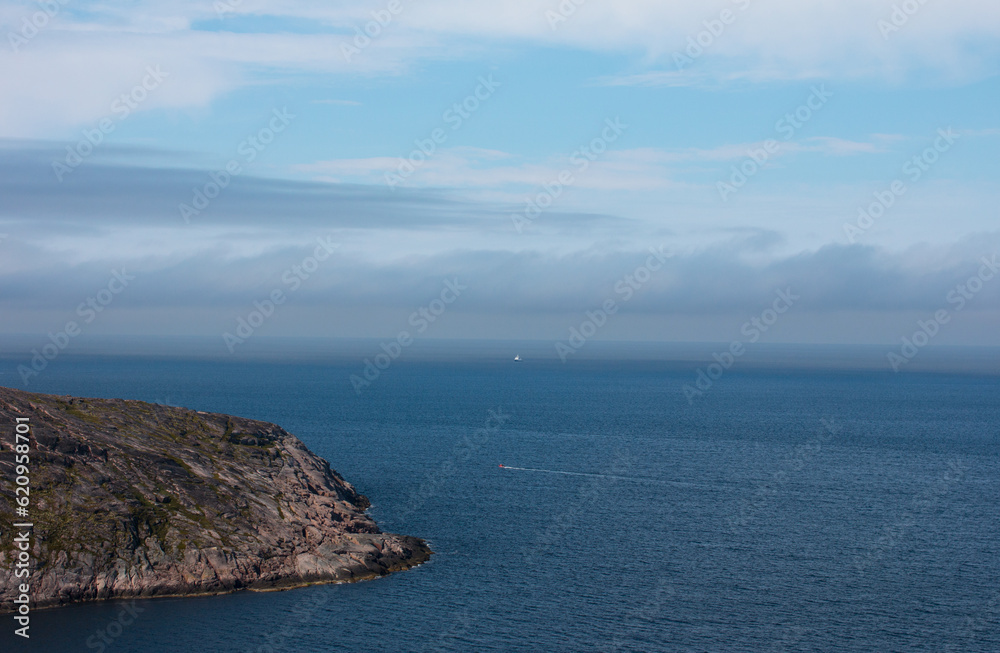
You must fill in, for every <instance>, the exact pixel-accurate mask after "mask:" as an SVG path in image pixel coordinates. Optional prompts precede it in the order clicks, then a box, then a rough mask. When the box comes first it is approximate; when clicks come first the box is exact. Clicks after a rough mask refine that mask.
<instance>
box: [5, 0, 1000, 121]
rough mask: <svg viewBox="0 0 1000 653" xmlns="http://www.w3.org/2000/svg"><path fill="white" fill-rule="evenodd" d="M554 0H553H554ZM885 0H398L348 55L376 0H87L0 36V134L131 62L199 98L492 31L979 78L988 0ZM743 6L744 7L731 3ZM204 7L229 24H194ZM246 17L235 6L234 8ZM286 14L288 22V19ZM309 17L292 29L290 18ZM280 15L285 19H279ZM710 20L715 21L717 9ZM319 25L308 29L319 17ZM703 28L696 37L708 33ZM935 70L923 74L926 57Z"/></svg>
mask: <svg viewBox="0 0 1000 653" xmlns="http://www.w3.org/2000/svg"><path fill="white" fill-rule="evenodd" d="M564 4H565V3H564ZM894 4H898V3H895V2H894V0H876V1H873V0H839V1H836V2H834V1H832V0H827V1H825V2H811V3H803V2H801V1H800V0H736V1H734V2H720V3H715V4H712V5H706V4H705V3H698V2H693V1H689V2H681V1H678V0H674V1H664V0H630V1H621V2H604V3H599V2H588V3H584V4H583V5H581V6H580V7H578V8H577V10H576V11H575V12H574V13H573V15H572V16H569V17H568V18H567V20H566V21H565V22H560V23H558V24H557V25H556V29H554V30H553V29H551V28H550V25H549V21H548V19H547V18H546V12H551V11H557V10H558V7H559V5H560V3H559V2H557V1H556V0H510V1H508V2H504V3H468V2H464V1H459V0H423V1H421V2H415V1H410V0H405V1H404V2H403V3H402V6H403V10H402V11H401V12H400V13H399V14H398V15H397V16H394V17H393V19H392V21H391V22H390V23H389V24H387V25H386V26H385V27H383V28H380V30H381V33H380V34H379V35H378V37H377V38H376V39H375V40H373V42H372V44H371V45H370V46H368V47H367V48H365V49H364V50H363V52H362V53H361V54H360V55H358V56H356V57H353V59H352V60H351V61H347V60H346V59H345V57H344V56H343V55H342V54H341V51H340V46H341V45H342V44H343V43H345V42H349V40H350V38H351V36H352V35H353V30H354V28H356V27H362V28H363V27H364V26H365V24H366V22H367V21H371V20H372V12H373V11H381V10H383V9H384V8H385V3H374V4H373V3H362V2H339V3H335V4H333V5H317V4H316V3H312V2H301V1H297V0H285V1H283V2H266V3H265V2H252V1H250V0H247V1H245V2H242V3H240V4H239V5H237V6H236V7H235V12H234V14H232V15H229V14H227V17H226V18H225V19H223V20H219V15H218V14H217V13H216V11H215V9H214V7H213V3H211V2H183V1H182V2H178V3H169V4H164V3H153V2H139V3H130V4H128V5H114V4H110V5H109V4H94V3H83V2H82V0H81V2H80V3H79V4H78V5H75V6H74V11H78V10H79V9H81V8H82V9H84V10H85V11H86V12H87V13H86V16H87V18H86V19H80V18H78V17H77V16H79V14H76V13H74V12H71V11H70V10H68V9H67V10H64V11H63V12H61V13H60V14H59V15H58V16H56V18H55V19H53V20H52V21H51V22H50V24H49V25H47V26H46V27H45V28H44V29H42V30H41V31H40V32H39V34H38V35H37V36H36V37H34V38H33V39H31V40H30V41H29V42H28V43H27V44H25V45H24V46H23V47H21V48H20V50H19V51H18V52H16V53H15V52H13V51H12V50H11V49H10V48H3V49H0V85H2V86H3V87H4V88H7V89H17V92H16V93H5V94H4V97H3V99H2V100H0V135H16V136H31V135H41V134H45V133H46V130H48V129H58V128H60V127H65V126H78V125H84V124H87V123H88V122H91V121H93V120H96V119H100V118H101V117H103V116H104V115H106V112H107V105H108V103H109V102H110V101H111V100H112V99H113V98H114V97H115V96H116V95H117V94H118V93H120V92H122V90H123V89H126V88H128V87H130V86H131V85H132V84H134V83H135V81H134V78H135V75H136V73H137V71H138V70H141V68H142V67H143V65H145V64H148V63H152V64H160V65H162V66H163V67H164V68H165V69H168V70H171V71H174V73H175V75H176V77H175V81H176V82H177V83H176V84H174V85H172V88H166V87H165V88H164V89H163V92H162V93H160V94H158V96H157V99H156V101H155V102H152V101H151V102H150V103H149V105H148V107H144V108H153V107H158V106H169V107H179V108H186V107H204V106H206V105H207V104H208V103H210V102H211V101H212V100H213V99H215V98H217V97H219V96H220V95H221V94H224V93H227V92H228V91H230V90H232V89H233V88H235V87H238V86H241V85H246V84H251V83H256V82H257V81H259V79H260V76H261V75H265V76H266V75H269V74H272V75H277V74H286V73H289V72H291V73H295V72H301V73H306V74H327V73H334V74H345V75H375V74H393V75H395V74H399V73H401V72H403V71H405V70H407V69H408V68H409V67H410V66H412V65H414V64H416V63H418V62H420V61H421V60H426V59H429V58H430V59H434V58H458V57H468V56H470V54H471V53H474V52H476V51H480V50H483V49H484V48H486V47H488V46H490V45H492V46H497V45H501V46H502V45H511V46H518V47H523V46H524V45H525V44H527V45H535V46H543V47H550V46H561V47H569V48H575V49H581V50H591V51H598V52H616V53H626V54H632V55H634V56H635V58H636V61H635V63H634V65H635V66H636V70H633V71H632V72H630V73H627V74H622V75H621V76H618V77H616V78H613V79H609V80H604V83H610V84H629V85H658V84H668V85H688V84H725V83H730V82H733V81H738V80H742V81H751V82H752V81H766V80H787V79H802V78H806V77H848V78H872V77H874V78H877V79H881V80H897V81H898V80H904V79H909V78H915V77H917V76H918V75H919V77H917V78H918V79H919V80H920V81H923V80H925V79H928V78H930V77H932V76H936V78H938V79H943V80H946V81H948V80H951V81H953V80H968V79H978V78H982V77H985V76H988V75H992V74H995V73H996V63H997V54H998V44H1000V38H998V37H1000V4H998V3H996V2H994V1H993V0H955V1H952V2H948V3H945V2H943V1H936V2H928V3H927V4H925V5H922V7H921V9H920V10H919V11H918V12H917V13H916V14H915V15H913V16H912V17H909V18H908V19H907V22H906V24H905V25H903V26H902V27H901V29H900V30H899V31H898V32H893V33H891V34H889V35H888V38H883V35H882V33H881V32H880V30H879V28H878V21H879V20H880V19H883V20H885V19H889V18H890V17H891V15H892V12H893V5H894ZM743 6H746V9H745V10H744V9H741V7H743ZM723 8H728V9H729V10H730V11H732V12H733V16H734V17H735V19H734V22H732V24H730V25H728V26H726V27H725V29H724V31H723V32H722V33H720V34H719V35H718V36H717V37H716V36H712V37H711V42H710V43H707V45H706V46H705V47H704V53H703V54H702V55H700V56H698V57H696V58H695V59H694V60H693V62H692V63H691V64H690V65H689V66H686V67H685V68H684V70H683V71H678V70H677V67H676V66H675V65H674V60H673V56H672V55H673V53H675V52H683V51H684V49H685V47H686V45H687V42H688V39H689V38H697V37H698V35H699V33H700V32H702V31H704V30H706V29H707V28H706V26H705V24H706V21H709V23H710V24H711V21H714V20H716V19H717V17H718V16H719V13H720V11H721V10H722V9H723ZM32 11H33V8H32V7H23V8H18V9H14V8H11V7H6V8H5V9H4V10H3V11H2V12H0V29H2V31H3V32H4V33H7V32H11V31H14V32H16V31H17V30H18V29H19V28H20V25H21V20H22V18H23V17H24V16H26V15H30V13H31V12H32ZM199 21H200V23H202V24H204V25H206V26H209V27H212V26H216V27H218V28H221V29H231V30H236V29H237V27H239V33H237V32H236V31H205V30H204V29H197V30H196V29H192V25H197V24H198V23H199ZM239 21H243V22H239ZM290 21H291V22H290ZM294 21H299V23H303V24H305V25H308V26H309V28H310V29H311V30H312V31H311V32H310V33H295V30H294V29H293V27H294V25H295V22H294ZM289 25H292V26H293V27H289ZM716 28H717V24H716ZM317 32H318V33H317ZM706 42H707V41H706ZM928 72H929V73H931V75H927V74H926V73H928Z"/></svg>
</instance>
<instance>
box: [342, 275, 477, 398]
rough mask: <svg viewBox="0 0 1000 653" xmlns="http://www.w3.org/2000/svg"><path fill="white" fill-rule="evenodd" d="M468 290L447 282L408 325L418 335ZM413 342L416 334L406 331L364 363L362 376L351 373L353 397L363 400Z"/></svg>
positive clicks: (389, 341) (446, 280)
mask: <svg viewBox="0 0 1000 653" xmlns="http://www.w3.org/2000/svg"><path fill="white" fill-rule="evenodd" d="M468 289H469V287H468V286H465V285H462V284H461V283H459V281H458V277H454V278H452V279H445V280H444V288H442V289H441V292H440V294H439V295H438V296H437V297H436V298H435V299H432V300H431V301H430V302H428V304H427V305H426V306H421V307H420V308H418V309H417V310H415V311H413V313H411V314H410V317H409V319H408V320H407V322H408V324H409V325H410V326H412V327H414V328H416V330H417V332H416V335H420V334H422V333H424V332H425V331H427V329H428V328H429V327H430V325H431V324H433V323H434V322H436V321H437V319H438V318H440V317H441V316H442V315H444V313H445V311H446V310H448V307H449V306H450V305H451V304H453V303H455V302H456V301H457V300H458V298H459V297H461V296H462V291H464V290H468ZM413 342H414V334H411V333H410V332H409V331H408V330H406V329H404V330H402V331H400V332H399V333H398V334H397V335H396V337H395V339H393V340H388V341H386V342H383V343H381V344H380V345H379V348H380V349H381V350H382V351H381V352H379V353H378V354H375V356H373V357H372V358H366V359H365V360H364V363H365V365H364V369H363V370H362V372H361V375H360V376H359V375H357V374H352V375H351V376H350V379H349V380H350V382H351V387H352V388H354V394H356V395H358V396H359V397H360V396H361V392H362V391H363V390H365V389H366V388H368V387H370V386H371V384H372V383H374V382H375V381H377V380H378V378H379V377H380V376H382V372H384V371H385V370H387V369H389V367H390V366H391V365H392V363H393V361H395V360H396V359H397V358H399V357H400V356H401V355H402V354H403V350H404V349H406V348H407V347H409V346H410V345H412V344H413Z"/></svg>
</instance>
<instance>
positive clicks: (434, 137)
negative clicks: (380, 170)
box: [385, 74, 500, 190]
mask: <svg viewBox="0 0 1000 653" xmlns="http://www.w3.org/2000/svg"><path fill="white" fill-rule="evenodd" d="M478 81H479V84H478V85H477V86H476V88H474V89H473V91H472V93H470V94H468V95H466V96H465V98H463V99H462V101H461V102H455V103H454V104H453V105H451V107H449V108H448V109H445V111H444V113H442V114H441V120H442V121H444V123H445V124H446V125H449V126H450V127H451V131H458V130H459V129H461V128H462V125H463V124H465V121H466V120H468V119H469V118H471V117H472V114H474V113H475V112H476V111H479V107H480V106H482V103H483V102H485V101H486V100H488V99H490V98H491V97H493V94H494V93H495V92H496V90H497V88H499V87H500V82H498V81H496V80H495V79H493V75H492V74H489V75H487V76H486V77H482V76H480V77H479V80H478ZM447 140H448V132H447V131H445V129H444V128H443V127H435V128H434V129H433V130H431V133H430V135H429V136H428V137H427V138H424V139H419V138H418V139H417V140H415V141H413V144H414V145H416V149H414V150H413V151H411V152H410V153H409V155H407V156H406V158H403V157H399V163H398V164H397V166H396V172H394V173H393V172H386V173H385V183H386V184H387V185H388V186H389V190H396V186H398V185H399V184H402V183H403V182H404V181H406V180H407V179H408V178H409V177H410V176H411V175H412V174H413V173H415V172H416V171H417V169H418V168H420V167H422V166H423V165H424V164H425V163H427V161H428V160H429V159H430V158H431V157H432V156H434V153H435V152H437V149H438V147H439V146H441V145H444V143H445V142H447Z"/></svg>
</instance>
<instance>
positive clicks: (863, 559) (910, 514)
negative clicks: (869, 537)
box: [854, 458, 968, 573]
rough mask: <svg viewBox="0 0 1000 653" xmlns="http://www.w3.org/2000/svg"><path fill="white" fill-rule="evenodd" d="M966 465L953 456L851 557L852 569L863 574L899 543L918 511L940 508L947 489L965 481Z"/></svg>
mask: <svg viewBox="0 0 1000 653" xmlns="http://www.w3.org/2000/svg"><path fill="white" fill-rule="evenodd" d="M967 470H968V467H966V466H965V465H963V464H962V460H961V459H959V458H956V459H955V460H952V461H949V462H948V463H947V469H946V470H945V472H944V474H942V475H941V477H940V478H939V479H938V480H937V482H935V483H934V485H933V486H932V487H930V488H927V489H925V490H924V491H923V492H921V493H920V494H919V495H918V496H916V497H914V498H913V499H912V500H911V501H910V506H909V507H908V508H907V509H906V510H904V511H903V514H902V515H900V517H899V518H898V519H896V520H895V521H893V522H892V523H891V524H886V525H885V526H883V527H882V528H881V529H880V531H879V533H878V536H877V537H876V538H875V539H874V540H873V541H871V542H869V543H868V545H867V546H866V547H864V551H863V552H862V553H859V554H857V555H856V556H855V557H854V568H855V569H856V570H857V571H858V572H859V573H864V572H865V571H867V570H868V568H869V567H872V566H873V565H875V564H877V563H879V562H880V561H881V560H882V558H883V557H884V556H885V554H886V553H888V552H889V551H891V550H893V549H895V548H896V547H897V546H899V544H900V542H902V540H903V537H904V536H905V535H906V534H907V532H908V531H909V530H910V529H912V528H913V527H914V526H915V525H916V524H917V518H918V517H919V516H920V515H921V514H934V513H936V512H938V510H939V509H940V504H941V501H942V500H943V499H944V497H945V496H947V494H948V493H949V492H950V491H951V487H952V485H954V484H955V483H958V482H961V481H964V480H965V472H966V471H967Z"/></svg>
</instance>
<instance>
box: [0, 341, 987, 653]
mask: <svg viewBox="0 0 1000 653" xmlns="http://www.w3.org/2000/svg"><path fill="white" fill-rule="evenodd" d="M8 367H9V366H8ZM692 369H693V368H692V366H690V365H688V366H685V365H680V366H678V365H668V364H666V363H657V362H627V361H614V360H593V361H573V362H571V363H568V364H565V365H563V364H561V363H559V362H558V361H557V360H556V361H552V360H537V361H536V360H532V359H528V360H526V361H525V362H523V363H520V364H513V363H511V362H509V361H507V360H504V361H498V360H497V361H478V362H462V361H457V360H453V361H444V362H442V361H434V360H422V361H405V360H400V361H397V362H395V363H394V364H393V366H392V367H390V369H388V370H387V371H386V372H384V373H383V374H382V375H381V376H380V378H378V379H377V380H376V381H375V382H374V383H373V384H372V386H371V387H369V388H367V389H366V390H365V391H364V392H363V393H362V394H361V396H358V395H356V394H355V392H354V390H353V389H352V387H351V385H350V384H349V383H348V381H347V379H348V377H349V376H350V375H351V374H356V373H358V371H359V363H358V362H357V360H356V359H354V360H343V361H336V360H332V361H325V362H322V363H311V364H310V363H303V362H301V361H296V360H256V361H242V362H240V361H233V360H228V361H218V360H199V359H196V358H192V359H185V358H184V357H174V358H150V357H143V356H138V355H137V356H132V357H108V356H80V357H70V356H66V357H64V358H63V359H62V360H59V361H58V365H53V366H52V367H51V369H48V370H46V371H45V373H44V374H42V375H40V376H39V377H38V378H37V379H35V380H33V382H32V384H31V386H30V387H29V389H31V390H35V391H40V392H51V393H57V394H73V395H82V396H99V397H125V398H133V399H141V400H145V401H155V402H158V403H168V404H173V405H179V406H187V407H191V408H196V409H199V410H207V411H218V412H224V413H231V414H236V415H243V416H247V417H252V418H257V419H263V420H268V421H272V422H276V423H278V424H281V425H282V426H284V427H285V428H287V429H288V430H289V431H291V432H293V433H295V434H296V435H297V436H298V437H300V438H301V439H302V440H303V441H304V442H305V443H306V444H307V445H308V446H309V447H310V448H311V449H312V450H313V451H315V452H316V453H318V454H320V455H322V456H323V457H325V458H326V459H328V460H329V461H330V462H331V464H332V465H333V467H334V468H335V469H337V470H338V471H339V472H340V473H341V474H343V475H344V477H345V478H346V479H347V480H348V481H350V482H351V483H353V484H354V485H355V487H356V488H357V489H358V490H359V491H361V492H362V493H364V494H366V495H367V496H368V497H369V498H370V499H371V501H372V504H373V505H372V508H371V514H372V515H373V516H374V517H375V518H376V519H377V521H378V522H379V524H380V526H381V527H382V528H383V529H384V530H388V531H393V532H399V533H406V534H411V535H416V536H420V537H423V538H425V539H427V540H428V541H429V542H430V543H431V546H432V548H433V549H434V550H435V551H436V555H435V556H434V557H433V559H432V560H431V562H429V563H428V564H425V565H422V566H420V567H418V568H416V569H413V570H410V571H408V572H405V573H397V574H393V575H391V576H389V577H386V578H383V579H379V580H376V581H371V582H365V583H357V584H349V585H328V586H319V587H313V588H307V589H300V590H294V591H286V592H271V593H249V592H243V593H237V594H232V595H227V596H217V597H204V598H188V599H172V598H171V599H155V600H146V601H138V602H136V603H135V606H134V608H133V610H135V611H136V615H135V617H134V619H133V618H132V617H131V616H128V615H127V616H126V619H125V620H126V621H131V623H129V624H128V625H126V626H121V624H120V623H119V622H118V619H119V617H120V615H122V614H123V613H122V610H123V604H120V603H107V604H91V605H80V606H74V607H69V608H64V609H59V610H47V611H38V612H36V613H35V615H34V617H33V622H32V629H31V634H32V638H31V640H30V645H29V646H27V647H26V646H24V645H23V642H19V641H14V638H13V637H11V635H10V631H11V630H12V625H11V624H7V625H5V626H4V627H3V628H2V630H0V644H2V648H3V650H4V651H7V650H33V651H46V652H48V651H52V652H56V651H58V652H64V651H65V652H69V651H93V650H103V651H108V652H121V653H127V652H136V653H139V652H142V653H158V652H161V651H162V652H166V651H212V652H220V653H224V652H232V653H237V652H238V653H243V652H251V651H252V652H257V651H290V652H292V651H294V652H307V651H308V652H312V651H350V652H359V653H360V652H366V651H691V652H694V651H713V652H714V651H720V652H721V651H726V652H729V651H765V652H767V651H831V652H840V651H844V652H846V651H859V652H860V651H908V652H909V651H982V652H995V651H1000V518H998V517H1000V515H998V510H1000V456H998V454H1000V397H998V389H1000V377H997V376H991V375H988V374H977V375H961V374H945V373H937V374H932V373H919V374H900V375H894V374H891V373H883V372H878V371H857V372H852V371H849V370H839V371H825V372H824V371H810V370H806V369H798V370H776V369H747V370H743V371H740V370H736V369H734V370H731V371H729V372H728V373H727V374H726V376H725V377H724V378H722V379H720V380H719V381H718V382H716V384H715V385H714V386H713V387H712V388H711V389H709V390H708V391H707V392H706V393H705V395H704V396H703V397H699V398H697V399H696V400H695V401H694V403H693V405H691V404H689V403H688V401H687V400H686V399H685V397H684V395H683V394H682V392H681V388H682V387H683V385H684V384H686V383H691V382H692V380H693V374H692ZM0 379H11V376H9V375H8V376H4V377H0ZM4 383H9V382H4ZM9 384H10V385H15V387H21V386H19V385H16V384H14V383H9ZM500 464H504V465H506V466H508V467H514V468H520V469H503V468H500V467H499V465H500ZM139 610H141V611H139ZM9 619H10V618H9V617H4V618H3V621H4V622H7V621H8V620H9ZM100 633H104V635H103V637H104V639H103V640H102V639H101V635H100ZM112 635H113V637H112Z"/></svg>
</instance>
